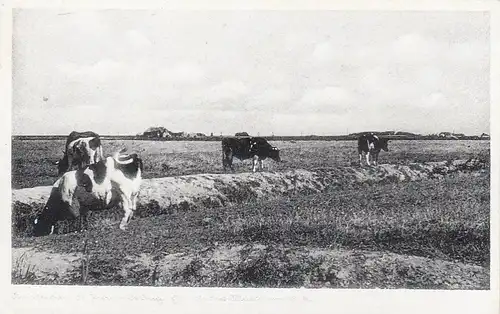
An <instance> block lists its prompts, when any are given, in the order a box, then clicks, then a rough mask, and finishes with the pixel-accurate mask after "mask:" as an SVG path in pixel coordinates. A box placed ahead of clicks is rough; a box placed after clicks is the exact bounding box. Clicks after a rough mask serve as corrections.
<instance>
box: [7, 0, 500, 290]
mask: <svg viewBox="0 0 500 314" xmlns="http://www.w3.org/2000/svg"><path fill="white" fill-rule="evenodd" d="M491 23H492V19H491V13H490V12H489V11H488V10H470V11H466V10H455V11H454V10H257V9H256V10H237V9H232V10H168V9H126V10H125V9H118V8H116V9H82V8H75V9H72V8H15V9H13V10H12V107H11V130H10V131H11V138H10V142H11V144H10V145H11V177H10V183H11V186H10V188H11V284H12V285H14V286H25V285H37V286H93V287H97V286H111V287H118V286H120V287H123V286H128V287H157V288H166V287H184V288H186V287H187V288H194V287H203V288H242V289H245V288H263V289H265V288H281V289H290V288H293V289H295V288H301V289H306V290H309V289H310V290H318V289H320V290H322V291H324V289H331V290H334V289H340V290H346V289H363V290H365V289H373V290H377V289H385V290H394V289H408V290H461V291H463V290H490V288H491V286H490V285H491V280H492V278H491V273H490V270H491V268H490V266H491V249H492V248H491V242H492V239H491V231H492V230H491V221H490V210H491V204H492V202H491V197H492V194H491V193H490V192H491V188H490V185H491V180H490V179H491V178H490V175H491V172H490V169H491V162H492V158H490V155H491V150H490V136H491V137H493V134H492V128H491V127H492V125H491V123H493V122H492V121H493V120H491V119H490V118H491V113H490V105H491V101H490V98H491V96H490V95H491V94H490V92H491V86H492V85H491V83H490V79H491V76H490V74H491V57H492V55H491V41H492V32H491ZM497 158H498V157H497ZM495 243H497V242H495Z"/></svg>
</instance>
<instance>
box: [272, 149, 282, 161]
mask: <svg viewBox="0 0 500 314" xmlns="http://www.w3.org/2000/svg"><path fill="white" fill-rule="evenodd" d="M269 158H271V159H272V160H274V161H277V162H280V161H281V158H280V150H279V149H278V148H277V147H274V146H273V147H271V150H270V152H269Z"/></svg>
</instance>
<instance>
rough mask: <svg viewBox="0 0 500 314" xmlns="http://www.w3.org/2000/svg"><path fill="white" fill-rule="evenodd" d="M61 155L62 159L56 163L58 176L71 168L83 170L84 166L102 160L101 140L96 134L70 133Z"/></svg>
mask: <svg viewBox="0 0 500 314" xmlns="http://www.w3.org/2000/svg"><path fill="white" fill-rule="evenodd" d="M63 154H64V156H63V158H61V159H60V160H59V161H58V162H56V165H57V168H58V175H62V174H63V173H65V172H66V171H69V170H71V168H72V166H75V165H76V166H77V169H83V167H84V166H86V165H91V164H94V163H96V162H98V161H99V160H103V159H104V157H103V152H102V146H101V139H100V137H99V135H98V134H97V133H94V132H91V131H87V132H76V131H73V132H71V133H70V134H69V135H68V138H67V139H66V146H65V147H64V151H63Z"/></svg>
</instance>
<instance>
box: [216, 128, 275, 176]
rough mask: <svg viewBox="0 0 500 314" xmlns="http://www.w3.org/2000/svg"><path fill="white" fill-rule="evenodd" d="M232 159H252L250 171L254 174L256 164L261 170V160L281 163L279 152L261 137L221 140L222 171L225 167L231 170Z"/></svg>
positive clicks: (226, 138)
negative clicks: (269, 159) (268, 159)
mask: <svg viewBox="0 0 500 314" xmlns="http://www.w3.org/2000/svg"><path fill="white" fill-rule="evenodd" d="M233 157H236V158H238V159H240V160H245V159H250V158H252V159H253V167H252V171H253V172H255V170H256V167H257V163H259V165H260V169H261V170H262V169H263V160H265V159H266V158H268V157H269V158H271V159H273V160H275V161H277V162H279V161H281V158H280V151H279V149H278V148H277V147H274V146H272V145H271V144H269V143H268V142H267V140H265V139H264V138H262V137H243V138H236V137H225V138H223V139H222V166H223V167H224V171H225V170H226V168H227V167H230V168H231V170H234V168H233Z"/></svg>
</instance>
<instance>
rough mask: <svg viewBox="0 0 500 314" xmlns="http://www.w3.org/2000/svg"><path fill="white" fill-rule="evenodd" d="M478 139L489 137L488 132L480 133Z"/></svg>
mask: <svg viewBox="0 0 500 314" xmlns="http://www.w3.org/2000/svg"><path fill="white" fill-rule="evenodd" d="M479 138H480V139H488V140H489V139H490V135H489V134H486V133H483V134H481V136H480V137H479Z"/></svg>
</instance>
